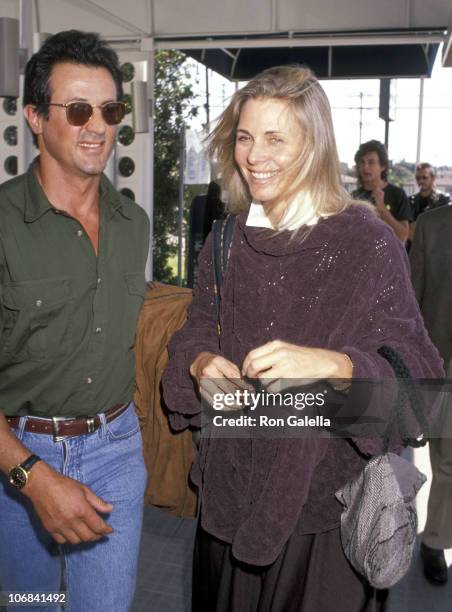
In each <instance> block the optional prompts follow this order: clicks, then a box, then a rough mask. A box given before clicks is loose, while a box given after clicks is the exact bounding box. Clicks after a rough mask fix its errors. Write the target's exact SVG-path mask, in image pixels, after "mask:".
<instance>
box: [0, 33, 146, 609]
mask: <svg viewBox="0 0 452 612" xmlns="http://www.w3.org/2000/svg"><path fill="white" fill-rule="evenodd" d="M121 96H122V85H121V73H120V70H119V65H118V58H117V56H116V54H115V53H114V51H113V50H112V49H111V48H109V47H108V46H107V45H106V44H105V43H103V42H102V41H100V39H99V38H98V36H97V35H95V34H87V33H82V32H78V31H75V30H72V31H69V32H60V33H59V34H56V35H55V36H52V37H50V38H49V39H48V40H47V41H46V42H45V44H44V45H43V47H42V48H41V49H40V51H39V52H38V53H36V54H35V55H34V56H33V57H32V58H31V59H30V61H29V62H28V64H27V67H26V74H25V87H24V100H23V102H24V113H25V116H26V119H27V121H28V124H29V126H30V128H31V130H32V132H33V134H34V138H35V141H36V142H37V144H38V147H39V153H40V156H39V157H38V158H37V159H36V160H35V161H34V162H33V164H32V165H31V167H30V169H29V170H28V172H27V173H26V174H25V175H22V176H19V177H17V178H15V179H12V180H11V181H8V182H7V183H5V184H3V185H2V186H1V187H0V513H1V520H0V590H4V591H58V590H60V588H62V587H64V589H65V590H66V589H67V591H68V597H69V599H70V602H71V603H70V605H71V609H72V610H80V611H82V610H89V611H90V612H104V611H105V610H115V612H122V611H124V612H125V611H126V610H128V609H129V607H130V605H131V601H132V596H133V591H134V584H135V574H136V564H137V556H138V547H139V540H140V530H141V518H142V508H143V494H144V487H145V482H146V472H145V468H144V464H143V459H142V443H141V436H140V433H139V427H138V422H137V418H136V415H135V412H134V407H133V404H132V403H131V400H132V393H133V388H134V355H133V344H134V335H135V325H136V320H137V317H138V312H139V309H140V307H141V304H142V300H143V295H144V288H145V279H144V267H145V262H146V258H147V253H148V245H149V220H148V218H147V215H146V213H145V212H144V211H143V209H141V208H140V207H139V206H137V205H136V204H134V203H132V202H131V201H129V200H127V198H125V197H123V196H121V195H120V194H119V193H118V192H117V191H116V190H115V189H114V187H113V185H112V184H111V183H110V182H109V180H108V179H107V178H106V177H105V176H104V175H103V174H102V171H103V169H104V167H105V165H106V163H107V160H108V157H109V155H110V153H111V150H112V147H113V144H114V138H115V131H116V125H117V124H118V123H119V122H120V121H121V119H122V117H123V115H124V108H123V105H122V103H118V100H120V98H121ZM63 566H64V568H65V572H64V576H62V567H63ZM33 609H34V608H33ZM36 609H37V610H44V609H52V610H53V609H54V607H51V608H43V607H39V608H36Z"/></svg>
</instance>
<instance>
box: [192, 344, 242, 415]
mask: <svg viewBox="0 0 452 612" xmlns="http://www.w3.org/2000/svg"><path fill="white" fill-rule="evenodd" d="M190 374H191V375H192V376H193V378H194V379H195V380H196V382H197V383H198V388H199V392H200V394H201V397H202V398H203V399H205V400H206V401H207V402H208V403H209V404H210V405H211V406H212V405H213V404H214V399H215V398H214V396H215V395H217V396H218V395H219V394H220V395H222V396H224V395H225V394H227V393H236V392H237V391H238V390H239V391H243V390H245V389H248V390H249V389H252V387H251V386H250V385H247V384H246V383H245V382H244V381H243V380H242V377H241V374H240V370H239V368H238V367H237V366H236V365H235V364H234V363H232V362H231V361H229V360H228V359H226V358H225V357H222V356H221V355H215V354H214V353H207V352H203V353H199V355H198V356H197V357H196V358H195V360H194V361H193V363H192V364H191V366H190ZM241 408H243V406H242V405H237V406H235V405H234V406H228V407H225V408H224V410H239V409H241Z"/></svg>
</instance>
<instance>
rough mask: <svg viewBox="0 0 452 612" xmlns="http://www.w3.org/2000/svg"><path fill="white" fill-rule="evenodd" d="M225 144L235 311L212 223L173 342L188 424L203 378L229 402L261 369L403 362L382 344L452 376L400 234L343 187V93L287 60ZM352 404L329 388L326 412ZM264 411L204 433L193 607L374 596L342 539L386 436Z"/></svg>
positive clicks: (380, 368)
mask: <svg viewBox="0 0 452 612" xmlns="http://www.w3.org/2000/svg"><path fill="white" fill-rule="evenodd" d="M209 151H210V154H211V156H212V157H213V158H215V160H216V161H217V163H218V165H219V167H220V172H221V180H222V186H223V187H224V188H225V189H226V190H227V191H228V194H229V210H230V211H231V212H233V213H235V214H236V221H235V227H234V234H233V238H232V244H231V249H230V255H229V260H228V264H227V269H226V272H225V275H224V278H223V283H222V286H221V301H220V309H219V320H218V314H217V304H216V296H215V280H214V270H213V265H212V239H211V237H209V238H208V239H207V242H206V244H205V246H204V249H203V251H202V252H201V255H200V261H199V275H198V281H197V285H196V287H195V290H194V297H193V303H192V306H191V309H190V313H189V319H188V322H187V324H186V325H185V327H184V328H183V329H182V330H181V331H179V332H178V333H177V334H176V335H175V336H174V338H173V340H172V342H171V346H170V364H169V367H168V369H167V371H166V374H165V377H164V393H165V399H166V402H167V405H168V408H169V411H170V420H171V422H172V425H173V427H174V428H175V429H182V428H184V427H188V426H191V427H199V426H200V424H201V405H200V402H199V395H201V396H202V397H203V399H204V400H206V401H207V402H208V403H209V404H213V403H214V402H215V398H218V396H219V395H220V397H221V394H223V396H224V394H225V393H227V392H231V391H232V392H234V391H243V390H244V389H249V388H250V387H249V384H250V383H256V382H257V383H258V385H259V384H260V385H261V386H260V387H259V386H257V388H258V389H261V390H262V389H264V390H267V391H271V392H272V391H275V390H276V389H281V388H284V384H285V382H284V381H286V382H287V381H289V383H290V381H292V383H293V381H294V380H295V379H296V380H298V385H299V386H300V385H301V384H302V381H303V380H304V381H312V380H318V379H320V380H321V381H330V382H331V380H332V379H341V382H343V380H344V379H345V380H346V381H348V382H350V381H352V379H384V378H393V377H394V373H393V370H392V368H391V366H390V364H389V363H388V362H387V361H386V360H385V359H383V358H382V357H381V356H380V355H379V353H378V349H379V347H381V346H382V345H388V346H390V347H392V348H393V349H395V350H396V351H397V352H398V353H399V354H400V355H401V357H402V358H403V360H404V361H405V363H406V364H407V366H408V367H409V369H410V372H411V374H412V376H413V377H416V378H426V377H436V376H441V375H442V369H441V360H440V358H439V356H438V353H437V351H436V350H435V348H434V347H433V346H432V344H431V343H430V341H429V339H428V337H427V335H426V333H425V331H424V327H423V322H422V318H421V316H420V314H419V310H418V307H417V304H416V300H415V298H414V295H413V291H412V288H411V285H410V280H409V276H408V272H407V261H406V254H405V252H404V249H403V247H402V245H401V243H400V241H398V240H397V239H396V237H395V235H394V233H393V231H392V230H391V229H390V228H388V227H387V226H386V225H385V224H384V223H383V222H382V221H381V220H379V219H378V218H377V217H376V216H375V215H374V213H373V212H372V210H370V208H368V207H367V206H366V205H362V204H357V203H352V201H351V200H350V198H349V196H348V194H347V193H346V192H345V191H344V190H343V188H342V186H341V181H340V171H339V162H338V156H337V152H336V145H335V139H334V134H333V127H332V120H331V111H330V107H329V104H328V100H327V98H326V95H325V93H324V91H323V89H322V87H321V86H320V84H319V83H318V81H317V79H316V78H315V76H314V75H313V74H312V72H311V71H310V70H308V69H307V68H304V67H300V66H285V67H277V68H271V69H269V70H266V71H264V72H262V73H261V74H259V75H258V76H256V77H255V78H254V79H252V80H251V81H250V82H249V83H248V84H247V85H246V86H245V87H243V88H242V89H240V90H238V91H237V92H236V93H235V94H234V95H233V97H232V100H231V102H230V104H229V106H228V108H227V109H226V110H225V111H224V113H223V115H222V116H221V118H220V120H219V122H218V124H217V127H216V128H215V130H214V131H213V133H212V134H211V138H210V144H209ZM333 382H334V381H333ZM292 383H290V384H292ZM290 384H289V386H290ZM322 385H323V386H321V387H320V388H321V389H323V388H325V387H327V388H328V389H331V390H332V391H333V395H334V387H335V385H334V384H333V385H332V386H328V385H327V384H326V383H322ZM336 387H337V386H336ZM354 388H355V385H353V384H352V385H351V387H350V393H349V394H348V398H347V400H346V405H347V402H349V401H350V400H351V396H352V395H354ZM259 393H261V391H259ZM337 395H340V396H341V397H346V396H347V391H344V392H341V391H338V392H337ZM366 398H367V400H366V401H368V403H369V405H371V404H372V401H373V399H372V397H367V396H366ZM236 407H237V406H236ZM239 407H240V406H239ZM367 407H368V406H366V408H367ZM386 408H387V407H386ZM336 410H337V406H336V405H335V404H334V403H331V402H330V401H326V403H325V405H324V406H323V407H322V414H323V415H324V416H325V417H328V416H329V417H334V414H335V411H336ZM216 414H220V412H217V413H216ZM231 414H234V413H231V412H229V413H228V415H229V416H230V415H231ZM246 414H248V415H252V414H253V413H252V412H251V411H249V412H247V413H246ZM256 414H257V413H256ZM374 415H375V412H374ZM386 416H387V415H386ZM383 417H384V415H383ZM333 420H334V419H333ZM251 424H252V422H251V421H249V420H248V425H249V427H248V429H247V432H248V433H247V434H246V435H235V436H234V434H233V433H232V434H231V429H232V430H234V428H231V429H230V430H229V435H228V434H227V433H222V432H220V433H218V431H213V430H215V429H221V428H215V427H213V428H212V427H210V428H209V431H210V432H211V435H210V436H202V439H201V444H200V452H199V457H198V459H197V461H196V464H195V466H194V467H193V470H192V479H193V481H194V482H195V484H196V485H197V486H198V487H199V489H200V496H201V517H200V527H199V531H198V535H197V541H196V550H195V569H194V589H193V598H194V599H193V609H194V610H196V611H198V610H208V611H217V612H226V611H231V612H245V611H246V612H254V611H255V612H330V611H331V610H335V611H336V612H338V611H342V610H343V611H344V612H345V611H346V612H354V611H356V612H358V611H361V610H365V609H366V606H368V605H370V603H371V600H372V598H373V592H372V589H371V588H370V587H369V585H368V584H367V583H366V581H365V580H364V579H363V578H362V577H361V576H359V575H358V574H357V573H356V572H355V571H354V570H353V569H352V568H351V566H350V565H349V563H348V561H347V560H346V558H345V556H344V553H343V551H342V548H341V542H340V534H339V525H340V514H341V510H342V506H341V505H340V503H339V502H338V501H337V499H336V497H335V492H336V491H337V490H338V489H340V488H341V486H343V485H344V484H345V483H346V482H347V481H348V480H350V479H351V478H353V477H355V476H356V475H357V474H358V473H359V472H360V470H362V468H363V466H364V465H365V463H366V460H367V459H368V458H369V457H370V456H371V455H372V454H376V453H379V452H381V450H382V446H383V443H382V440H381V439H378V438H363V437H361V438H360V437H356V438H343V437H339V436H338V437H333V436H322V435H320V436H319V435H314V434H312V435H310V436H309V435H308V436H306V435H305V436H290V437H282V436H279V437H278V436H277V435H276V436H272V434H271V432H264V431H262V429H261V430H259V431H258V432H256V433H254V432H253V431H252V430H253V427H252V426H251ZM237 429H238V428H235V431H237ZM212 432H213V433H212Z"/></svg>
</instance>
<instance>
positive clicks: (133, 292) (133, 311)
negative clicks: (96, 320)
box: [123, 272, 146, 349]
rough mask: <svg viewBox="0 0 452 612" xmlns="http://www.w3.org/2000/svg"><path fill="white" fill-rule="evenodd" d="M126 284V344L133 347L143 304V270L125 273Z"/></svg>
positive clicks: (144, 287)
mask: <svg viewBox="0 0 452 612" xmlns="http://www.w3.org/2000/svg"><path fill="white" fill-rule="evenodd" d="M124 280H125V285H126V297H125V300H126V303H125V311H124V326H123V330H124V346H125V348H126V349H132V348H133V346H134V344H135V331H136V326H137V320H138V315H139V313H140V310H141V306H142V305H143V299H144V293H145V290H146V282H145V279H144V273H143V272H129V273H126V274H124Z"/></svg>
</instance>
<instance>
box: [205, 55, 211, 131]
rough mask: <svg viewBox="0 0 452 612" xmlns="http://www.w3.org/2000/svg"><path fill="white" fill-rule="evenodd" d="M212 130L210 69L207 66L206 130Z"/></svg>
mask: <svg viewBox="0 0 452 612" xmlns="http://www.w3.org/2000/svg"><path fill="white" fill-rule="evenodd" d="M209 131H210V100H209V69H208V68H207V66H206V132H207V133H209Z"/></svg>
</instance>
